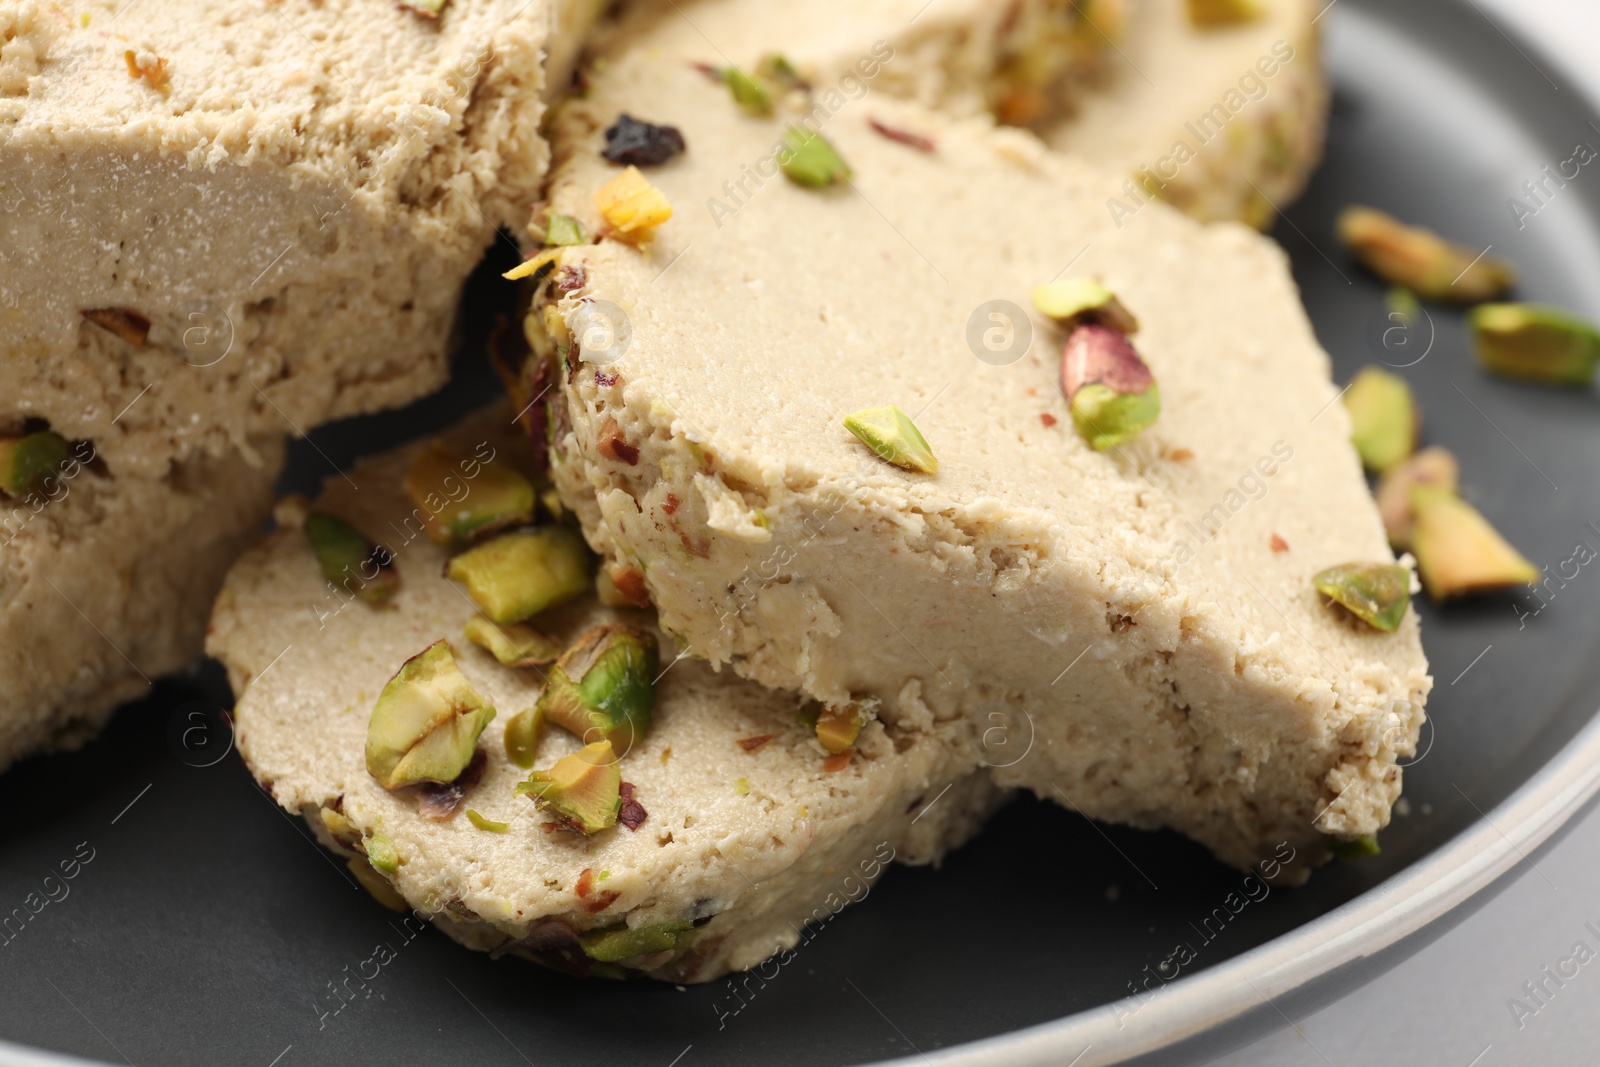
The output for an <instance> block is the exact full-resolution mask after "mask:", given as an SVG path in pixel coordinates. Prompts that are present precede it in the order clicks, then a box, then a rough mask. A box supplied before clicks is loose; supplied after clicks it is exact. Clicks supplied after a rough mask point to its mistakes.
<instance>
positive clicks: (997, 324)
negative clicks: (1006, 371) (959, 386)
mask: <svg viewBox="0 0 1600 1067" xmlns="http://www.w3.org/2000/svg"><path fill="white" fill-rule="evenodd" d="M967 347H968V348H970V349H971V350H972V354H973V355H975V356H977V357H978V358H979V359H981V360H982V361H983V362H985V363H987V364H989V365H990V366H994V367H1005V366H1009V365H1010V364H1012V363H1015V362H1016V361H1017V360H1019V359H1021V358H1022V357H1023V356H1025V355H1027V354H1028V349H1029V348H1031V347H1033V321H1032V320H1031V319H1029V318H1028V313H1027V312H1026V311H1024V310H1022V308H1021V307H1019V306H1017V305H1016V304H1014V303H1012V302H1011V301H1009V300H990V301H986V302H985V303H982V304H979V305H978V306H977V307H975V308H973V309H972V314H971V315H970V316H968V317H967Z"/></svg>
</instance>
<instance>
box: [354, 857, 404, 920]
mask: <svg viewBox="0 0 1600 1067" xmlns="http://www.w3.org/2000/svg"><path fill="white" fill-rule="evenodd" d="M345 866H346V867H348V868H350V873H351V874H353V875H355V876H356V881H358V882H360V883H361V888H362V889H365V890H366V891H367V892H368V893H370V894H372V899H373V900H376V901H377V902H378V903H379V904H382V905H383V906H384V907H386V908H388V909H389V910H390V911H395V912H400V911H410V910H411V905H410V904H408V903H406V898H405V897H403V896H401V895H400V893H399V891H398V890H396V889H395V887H394V885H393V884H392V883H390V881H389V879H387V878H385V877H384V876H383V875H381V874H379V873H378V872H377V871H375V870H373V869H372V866H373V865H372V864H371V863H368V862H367V861H366V860H364V859H362V858H361V857H360V856H351V857H350V858H349V859H348V860H346V861H345Z"/></svg>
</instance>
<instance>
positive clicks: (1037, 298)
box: [1033, 278, 1139, 334]
mask: <svg viewBox="0 0 1600 1067" xmlns="http://www.w3.org/2000/svg"><path fill="white" fill-rule="evenodd" d="M1033 306H1034V307H1036V308H1038V309H1039V314H1041V315H1044V316H1045V317H1047V318H1051V319H1055V320H1056V321H1057V322H1059V323H1061V324H1063V325H1065V326H1067V327H1069V328H1070V327H1073V326H1078V325H1080V324H1082V323H1086V322H1093V323H1098V324H1100V325H1101V326H1109V327H1110V328H1111V329H1113V330H1117V331H1118V332H1120V333H1124V334H1133V333H1138V332H1139V320H1138V319H1136V318H1134V317H1133V314H1132V313H1131V312H1130V311H1129V310H1128V309H1127V308H1125V307H1123V306H1122V303H1121V301H1119V300H1118V299H1117V296H1116V294H1115V293H1113V292H1112V291H1111V290H1110V289H1107V288H1106V287H1105V286H1104V285H1101V284H1100V283H1099V282H1098V281H1096V280H1095V279H1093V278H1068V279H1066V280H1065V281H1059V282H1050V283H1049V284H1047V285H1036V286H1034V287H1033Z"/></svg>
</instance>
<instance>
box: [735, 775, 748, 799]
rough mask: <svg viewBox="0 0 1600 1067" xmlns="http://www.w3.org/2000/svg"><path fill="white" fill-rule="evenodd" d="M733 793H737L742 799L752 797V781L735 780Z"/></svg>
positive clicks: (744, 779)
mask: <svg viewBox="0 0 1600 1067" xmlns="http://www.w3.org/2000/svg"><path fill="white" fill-rule="evenodd" d="M733 791H734V792H735V793H737V794H739V795H740V796H742V797H747V796H749V795H750V779H748V778H735V779H734V780H733Z"/></svg>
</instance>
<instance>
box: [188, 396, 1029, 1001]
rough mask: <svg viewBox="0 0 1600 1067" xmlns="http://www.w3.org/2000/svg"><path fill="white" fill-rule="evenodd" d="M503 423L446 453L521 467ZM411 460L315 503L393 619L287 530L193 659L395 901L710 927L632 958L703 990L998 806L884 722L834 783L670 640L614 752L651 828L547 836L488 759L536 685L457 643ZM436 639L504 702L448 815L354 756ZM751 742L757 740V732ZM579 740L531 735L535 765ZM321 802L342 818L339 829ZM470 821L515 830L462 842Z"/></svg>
mask: <svg viewBox="0 0 1600 1067" xmlns="http://www.w3.org/2000/svg"><path fill="white" fill-rule="evenodd" d="M510 421H511V418H510V412H509V411H508V410H502V409H495V410H493V411H492V412H490V413H488V414H484V415H482V416H480V417H478V418H476V419H473V420H470V421H469V422H467V423H465V424H463V425H462V426H461V427H460V428H459V429H457V430H455V431H453V432H452V434H451V438H452V439H453V441H454V442H456V443H457V444H459V445H460V446H461V447H462V448H463V449H466V450H472V451H476V448H477V445H478V444H479V443H481V442H485V441H488V442H491V447H494V448H495V449H496V451H497V453H498V454H499V455H502V456H508V457H509V456H512V455H514V454H516V452H517V448H516V442H515V440H514V439H512V440H508V439H507V431H508V430H509V428H510ZM417 447H418V446H411V447H408V448H404V449H401V450H399V451H398V452H395V453H390V454H388V455H385V456H382V457H380V458H377V459H374V460H370V461H368V462H366V463H363V464H362V465H360V466H359V467H358V468H357V469H356V470H354V471H353V472H351V477H352V478H353V479H354V481H355V483H356V484H357V485H359V486H360V489H359V490H355V489H352V488H351V487H350V485H348V484H347V483H345V482H344V481H343V480H341V479H330V481H329V483H328V487H327V491H326V493H325V496H324V498H323V500H322V501H321V502H320V503H319V505H318V506H319V507H322V508H325V509H327V510H329V511H332V512H334V513H335V514H338V515H339V516H341V517H343V518H345V519H347V520H348V521H351V522H353V523H354V524H355V525H356V526H357V527H358V528H359V529H361V530H362V531H363V532H365V533H366V534H367V536H369V537H372V538H381V539H384V540H386V543H387V544H388V545H389V546H390V548H392V549H393V551H394V553H395V556H396V560H397V569H398V571H399V573H400V589H399V591H398V593H397V594H396V595H395V598H394V600H393V602H392V604H391V605H390V606H388V607H384V608H377V609H375V608H372V607H370V606H368V605H367V604H365V603H362V602H360V601H354V602H351V603H349V604H348V606H344V607H343V608H342V610H341V601H340V596H339V594H336V593H335V592H334V591H333V589H332V587H331V586H329V585H328V583H327V582H325V581H324V579H323V577H322V574H321V572H320V570H319V569H318V566H317V563H316V561H315V559H314V558H313V556H312V553H311V549H310V546H309V545H308V543H307V541H306V538H305V536H304V535H303V533H302V532H301V531H300V530H299V529H296V528H292V527H289V528H281V529H279V530H278V531H277V532H275V533H274V534H272V535H271V536H270V537H269V538H268V539H267V540H266V541H265V542H264V543H263V544H261V545H260V547H258V548H256V549H255V550H253V551H251V552H250V553H248V554H247V555H246V556H245V557H244V558H243V559H242V560H241V561H240V562H239V563H238V565H237V566H236V567H235V568H234V569H233V571H232V573H231V574H230V575H229V576H228V580H227V583H226V585H225V587H224V589H223V592H222V594H221V595H220V596H219V597H218V600H217V605H216V611H215V615H214V617H213V619H212V632H211V636H210V639H209V643H208V648H209V650H210V652H211V653H212V654H213V655H215V656H217V657H218V658H219V659H221V660H222V662H223V663H224V664H225V665H226V666H227V668H228V673H229V677H230V679H231V680H232V683H233V686H234V689H235V692H236V693H237V694H238V705H237V708H236V709H235V720H236V727H237V742H238V748H239V751H240V753H241V754H242V755H243V756H244V759H245V761H246V763H247V764H248V765H249V768H250V770H251V773H253V774H254V775H255V776H256V778H257V779H258V780H259V781H260V782H261V783H262V785H263V787H265V788H267V789H268V790H269V791H270V792H271V794H272V796H273V797H274V798H275V799H276V800H277V802H278V803H279V804H281V805H282V806H283V807H284V808H286V809H287V810H289V811H290V812H294V813H297V814H303V815H305V816H306V818H307V819H308V820H309V821H310V822H311V823H312V825H313V827H315V828H317V829H318V832H319V836H320V837H321V838H322V840H323V841H324V843H326V844H328V845H329V846H330V847H334V848H336V849H338V850H339V851H341V852H342V853H344V854H346V855H359V854H360V853H361V851H363V850H364V849H365V848H367V847H369V846H370V843H371V842H370V839H371V838H372V836H373V835H375V834H381V835H382V836H384V837H385V838H387V839H388V840H389V841H390V842H391V843H392V844H393V846H394V848H395V850H396V851H397V852H398V853H399V856H400V858H401V862H400V866H399V868H398V871H397V873H396V874H395V875H394V877H393V879H392V881H393V888H394V889H396V890H398V891H399V893H400V894H401V895H402V896H403V897H404V899H405V901H406V903H407V904H408V905H409V906H410V907H412V908H415V909H417V910H419V911H420V912H422V913H423V914H425V915H426V916H428V917H429V918H431V919H432V920H433V922H434V923H435V924H436V925H437V926H438V927H439V928H440V929H441V930H443V931H444V932H445V933H447V934H448V935H449V936H451V937H452V938H455V939H456V940H457V941H460V942H462V943H463V944H466V945H468V946H470V947H473V948H478V949H485V950H494V951H497V952H499V951H509V952H513V953H517V954H528V955H537V954H538V950H540V949H552V948H556V949H559V948H561V947H563V946H566V945H569V944H570V942H571V932H572V931H578V932H582V931H586V930H592V929H600V928H606V927H613V926H617V925H619V924H623V923H626V924H628V925H629V926H632V927H641V926H650V925H654V924H661V923H668V922H674V921H681V920H685V919H691V920H692V919H701V920H707V919H708V920H709V921H707V922H705V924H704V925H703V926H702V927H700V929H699V930H698V932H697V934H696V935H695V937H694V939H693V941H692V943H689V944H687V945H685V944H680V945H679V946H678V948H679V951H678V952H677V953H676V954H673V955H672V957H671V958H670V959H663V958H657V959H653V960H644V961H638V962H637V963H636V964H634V966H637V967H642V968H645V969H647V970H648V972H649V973H650V974H651V975H652V976H653V977H657V978H663V979H667V980H671V981H677V982H690V981H708V980H710V979H712V978H715V977H717V976H718V975H720V974H723V973H725V972H726V971H728V970H733V969H742V968H747V967H751V966H754V965H755V964H757V963H759V962H761V961H762V960H764V959H766V958H767V957H768V956H771V955H772V954H774V953H776V952H779V951H782V950H784V949H787V948H791V947H793V946H794V945H795V944H796V943H797V940H798V939H799V938H800V936H801V931H802V929H803V927H804V926H805V924H806V923H807V922H808V921H812V920H824V919H826V918H827V917H828V916H829V915H830V914H831V913H834V912H837V911H838V910H839V909H840V908H842V907H843V906H844V904H845V903H846V902H848V901H850V900H858V899H860V898H861V897H862V896H863V895H865V893H866V892H867V889H868V887H869V886H870V885H871V883H872V882H873V881H874V880H875V879H876V878H877V877H878V876H879V875H881V873H882V871H883V870H884V869H885V868H886V866H887V863H888V862H889V861H890V860H891V859H896V860H899V861H902V862H909V863H930V862H935V861H937V860H938V859H939V857H940V856H941V855H942V854H943V853H944V852H945V851H946V850H947V849H949V848H951V847H954V846H955V845H957V844H959V843H960V842H961V841H963V840H965V839H966V838H967V837H968V836H969V835H970V834H971V833H973V832H974V831H975V830H976V829H977V827H978V825H979V823H980V822H981V820H982V818H983V816H984V815H986V814H987V813H988V812H989V811H990V810H992V809H993V807H994V806H995V804H996V803H997V801H998V799H999V792H998V791H997V790H996V789H995V787H994V786H993V784H992V783H991V782H990V781H989V779H988V778H987V777H986V776H985V775H983V774H981V773H974V771H973V765H972V762H971V760H970V759H968V758H966V757H965V755H964V754H962V753H958V752H955V751H953V750H952V749H950V748H948V747H946V746H943V745H940V744H938V743H937V742H936V741H935V739H934V738H932V737H930V736H928V735H926V734H922V733H918V732H916V731H914V730H909V729H892V728H888V727H886V726H885V725H884V724H881V723H873V724H871V725H869V726H868V727H867V728H866V730H865V731H864V732H863V734H862V736H861V739H860V742H859V743H858V745H857V750H856V754H855V756H854V757H853V759H852V760H851V762H850V763H849V764H848V766H845V767H844V768H843V769H841V770H835V771H831V772H830V771H828V770H827V769H826V768H825V762H826V760H827V753H826V752H825V751H824V750H823V748H822V747H821V745H820V744H819V743H818V742H817V740H816V738H815V737H814V735H813V734H812V733H811V732H810V731H809V730H808V729H806V728H804V727H802V726H801V725H799V724H798V723H797V722H796V714H797V712H798V711H799V710H800V708H801V707H802V702H801V700H800V699H799V698H797V697H795V696H793V695H788V694H780V693H774V692H770V691H767V690H764V689H762V688H761V687H760V686H757V685H755V684H753V683H750V682H746V681H743V680H740V679H737V678H734V677H732V676H731V675H728V674H722V675H718V674H716V673H714V672H713V671H712V670H711V669H710V668H709V667H707V666H706V665H705V664H703V663H699V662H697V661H695V660H692V659H684V660H682V661H681V662H677V661H676V660H675V657H674V652H673V646H672V643H671V641H670V639H668V638H666V637H664V636H663V637H662V638H661V664H662V667H663V668H664V670H663V673H662V674H661V675H660V678H659V681H658V683H657V686H656V702H655V711H654V717H653V723H652V725H651V727H650V730H649V732H648V733H647V734H646V735H645V736H644V738H643V739H642V740H640V741H638V742H636V743H635V744H634V745H633V747H632V749H631V750H630V751H628V752H627V753H626V755H625V756H624V757H623V758H622V761H621V772H622V778H623V780H624V781H626V782H630V783H632V784H633V786H634V787H635V793H634V796H635V799H636V800H637V801H638V802H639V803H640V804H642V805H643V807H644V809H645V812H646V819H645V821H644V822H643V824H642V825H640V826H639V827H638V829H637V830H630V829H628V828H627V827H626V826H624V825H622V824H620V823H619V824H618V825H615V826H613V827H611V828H609V829H606V830H602V831H600V832H599V833H597V834H595V835H594V836H593V837H584V836H582V835H580V834H577V833H575V832H571V831H565V830H555V831H554V832H552V830H551V829H550V828H549V827H547V826H546V823H547V822H549V816H548V815H547V814H545V813H543V812H541V811H540V810H538V809H536V808H535V806H534V804H533V803H532V802H531V801H530V800H529V799H527V798H525V797H517V796H514V795H513V789H514V787H515V785H516V784H517V783H518V782H519V781H521V780H523V779H524V778H525V777H526V776H527V773H528V772H527V771H525V770H523V769H521V768H520V767H518V766H516V765H515V764H513V763H512V762H511V761H510V760H509V759H508V757H507V755H506V752H505V748H504V729H505V725H506V723H507V721H508V720H510V719H511V717H512V716H514V715H515V714H517V713H518V712H520V711H522V710H524V709H525V708H528V707H530V706H532V704H533V703H534V701H535V700H536V698H537V697H538V694H539V691H540V688H541V672H540V671H538V670H535V669H521V670H517V669H513V668H510V667H504V666H501V665H500V664H499V663H498V662H496V661H495V659H494V658H493V657H491V656H490V655H489V654H488V653H487V652H484V651H483V650H482V649H480V648H479V647H477V646H476V645H474V644H471V643H470V642H468V641H467V640H466V639H464V638H463V636H462V629H463V627H464V626H465V624H466V622H467V621H468V619H470V618H471V617H472V615H473V614H474V606H473V604H472V603H471V602H470V601H469V599H468V598H467V595H466V593H465V592H464V590H463V589H462V588H461V587H460V586H457V585H455V584H454V583H452V582H450V581H449V580H447V579H445V578H444V577H442V576H441V570H442V566H443V563H444V561H445V559H446V558H447V554H446V552H445V550H444V549H442V548H440V547H439V546H436V545H434V544H433V543H432V542H429V541H427V540H426V539H425V538H422V537H419V536H416V530H417V528H418V520H417V518H416V513H415V511H414V507H413V504H412V503H411V501H410V500H408V499H407V497H406V495H405V493H404V492H403V491H402V489H401V480H402V478H403V477H404V475H405V472H406V469H407V467H408V464H409V462H410V459H411V456H412V455H413V454H414V452H415V451H416V449H417ZM469 491H470V490H469ZM408 534H409V536H410V538H411V539H409V540H408V539H407V538H408ZM617 619H621V620H626V621H630V622H633V623H634V624H636V625H642V626H647V627H651V628H652V630H653V626H652V621H653V620H652V619H651V617H650V616H649V615H648V614H647V613H645V612H641V611H637V610H633V609H623V610H622V611H617V610H613V609H607V608H602V607H600V606H599V605H598V604H596V603H595V602H594V601H593V600H592V598H587V597H586V598H583V599H581V600H580V601H578V602H576V603H575V604H572V605H568V606H566V607H563V608H558V609H556V610H554V611H551V612H546V613H545V614H543V615H540V616H537V617H536V618H535V619H534V620H533V621H534V623H535V624H536V625H538V626H540V627H541V628H543V629H545V630H546V631H547V632H549V633H550V634H551V635H552V636H555V637H558V638H559V639H561V640H571V639H572V638H573V637H574V636H576V635H577V634H578V633H580V632H581V631H582V630H583V629H585V628H587V627H588V626H589V625H592V624H594V623H597V622H600V621H606V620H617ZM440 638H445V639H448V640H449V642H450V644H451V647H452V648H453V650H454V654H455V657H456V660H457V662H458V663H459V665H460V668H461V670H462V671H463V672H464V673H465V674H466V676H467V678H468V679H469V680H470V682H471V684H472V686H473V687H474V688H475V689H476V690H477V691H478V692H479V693H481V694H483V696H484V697H485V698H486V699H487V700H488V701H489V702H490V703H492V704H493V705H494V707H495V709H496V711H497V714H496V716H495V718H494V720H493V721H492V722H491V723H490V724H489V726H488V728H487V729H486V730H485V731H484V733H483V735H482V737H481V738H480V739H479V747H480V749H481V750H483V751H484V752H485V753H486V755H487V769H486V771H485V772H484V775H483V777H482V779H481V780H480V781H479V783H478V784H477V785H476V786H474V787H473V788H472V789H471V791H470V792H469V793H468V794H467V796H466V798H465V800H464V802H463V806H462V810H461V811H459V812H458V813H457V814H455V815H454V816H453V817H451V818H449V819H446V820H443V821H439V820H433V819H429V818H424V817H422V816H421V815H420V814H418V811H417V806H416V804H417V802H416V798H415V797H414V796H410V795H407V793H406V792H400V793H390V792H388V791H386V790H384V789H383V788H382V787H381V786H379V784H378V782H377V781H376V780H375V779H374V778H373V777H372V775H370V774H369V773H368V771H367V768H366V764H365V762H364V757H363V746H364V743H365V738H366V733H367V724H368V719H369V717H370V715H371V713H372V709H373V705H374V702H375V700H376V698H377V696H378V693H379V691H380V690H381V689H382V688H383V686H384V683H385V682H386V681H387V680H388V679H389V677H390V676H391V675H393V674H394V673H395V671H396V670H398V669H399V667H400V665H401V664H402V663H403V662H404V661H405V660H406V659H407V658H408V657H410V656H412V655H414V654H416V653H418V652H420V651H422V650H423V649H424V648H426V647H427V646H428V645H430V644H431V643H433V642H434V641H436V640H438V639H440ZM765 735H770V737H771V740H769V741H766V742H765V743H759V742H758V741H756V740H755V739H759V738H761V737H762V736H765ZM741 740H745V741H750V742H752V743H753V744H754V748H753V751H747V750H746V747H745V746H743V745H741V744H740V743H739V742H740V741H741ZM579 744H580V742H578V741H577V740H576V739H574V738H572V737H571V736H569V735H568V734H566V733H564V732H563V731H561V730H559V729H556V728H554V727H547V729H546V733H545V736H544V739H543V741H542V742H541V743H540V747H539V750H538V753H537V757H536V761H535V763H536V766H538V767H548V766H550V765H551V764H552V763H553V762H554V761H555V760H556V759H557V758H558V757H560V756H563V755H566V754H568V753H570V752H573V751H575V750H576V749H577V748H578V746H579ZM947 787H948V788H949V792H948V793H945V794H944V795H943V796H942V798H941V797H940V791H941V790H944V789H946V788H947ZM936 800H937V803H935V801H936ZM324 808H327V809H329V810H331V811H337V812H339V813H341V814H342V818H338V817H336V818H334V819H333V821H332V823H331V826H332V829H330V828H329V826H326V825H324V818H323V816H322V811H323V809H324ZM468 808H470V809H472V810H474V811H476V812H478V813H479V814H480V815H482V816H484V817H486V818H488V819H490V820H494V821H496V822H503V823H508V824H509V825H510V829H509V831H508V832H506V833H503V834H502V833H494V832H489V831H486V830H482V829H478V828H477V827H476V826H475V825H474V824H473V823H472V821H470V818H469V816H468V815H467V814H466V809H468ZM345 823H348V824H349V826H350V828H351V829H349V830H345V827H344V824H345ZM339 831H343V833H344V838H343V840H342V841H341V840H339V839H338V838H337V837H336V836H335V833H336V832H339ZM364 839H365V840H364ZM363 841H364V843H363ZM545 958H546V959H547V960H548V959H549V958H550V957H545ZM576 958H577V960H578V961H579V962H580V963H581V961H582V960H583V958H584V957H582V956H581V955H579V956H577V957H576ZM570 962H571V961H570V960H569V961H568V963H567V965H570Z"/></svg>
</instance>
